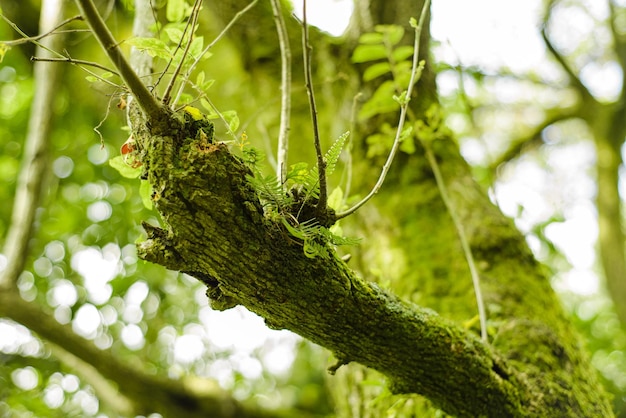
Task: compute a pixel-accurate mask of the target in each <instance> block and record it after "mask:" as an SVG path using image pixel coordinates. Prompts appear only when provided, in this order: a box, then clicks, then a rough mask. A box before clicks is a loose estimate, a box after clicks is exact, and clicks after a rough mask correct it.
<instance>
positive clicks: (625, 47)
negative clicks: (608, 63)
mask: <svg viewBox="0 0 626 418" xmlns="http://www.w3.org/2000/svg"><path fill="white" fill-rule="evenodd" d="M608 3H609V11H610V15H609V27H610V28H611V34H612V35H613V43H614V44H615V47H614V48H613V49H614V50H615V54H616V55H617V59H618V61H619V64H620V67H622V93H621V94H620V102H622V103H626V38H624V35H623V32H622V31H621V29H620V28H621V25H619V26H620V28H618V23H617V19H619V18H620V16H621V15H619V14H618V10H619V6H618V5H616V4H615V0H610V1H609V2H608Z"/></svg>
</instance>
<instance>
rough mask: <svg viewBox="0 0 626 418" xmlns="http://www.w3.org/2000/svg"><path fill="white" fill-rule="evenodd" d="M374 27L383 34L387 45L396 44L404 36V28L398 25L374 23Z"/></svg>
mask: <svg viewBox="0 0 626 418" xmlns="http://www.w3.org/2000/svg"><path fill="white" fill-rule="evenodd" d="M374 29H375V30H376V32H379V33H382V34H383V35H384V39H385V42H386V43H387V45H396V44H397V43H398V42H400V41H401V40H402V37H403V36H404V28H403V27H402V26H400V25H376V27H375V28H374Z"/></svg>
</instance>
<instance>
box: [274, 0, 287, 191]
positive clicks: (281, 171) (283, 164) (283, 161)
mask: <svg viewBox="0 0 626 418" xmlns="http://www.w3.org/2000/svg"><path fill="white" fill-rule="evenodd" d="M271 3H272V10H273V12H274V22H276V31H277V32H278V43H279V45H280V58H281V74H280V76H281V77H280V78H281V95H280V97H281V103H280V129H279V132H278V150H277V152H276V161H277V164H276V178H278V180H279V181H280V183H281V184H283V183H284V182H285V179H286V176H287V174H286V169H287V155H288V152H289V129H290V127H289V118H290V115H291V48H290V47H289V35H288V34H287V26H286V25H285V19H283V13H282V8H281V6H280V0H271Z"/></svg>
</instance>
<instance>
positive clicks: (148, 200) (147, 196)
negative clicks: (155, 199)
mask: <svg viewBox="0 0 626 418" xmlns="http://www.w3.org/2000/svg"><path fill="white" fill-rule="evenodd" d="M139 196H141V202H142V203H143V205H144V206H145V207H146V209H150V210H152V185H151V184H150V182H148V181H147V180H142V181H141V184H140V185H139Z"/></svg>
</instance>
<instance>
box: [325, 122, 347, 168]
mask: <svg viewBox="0 0 626 418" xmlns="http://www.w3.org/2000/svg"><path fill="white" fill-rule="evenodd" d="M349 136H350V131H346V132H344V133H343V134H341V136H340V137H339V138H337V140H336V141H335V142H334V143H333V145H332V146H331V147H330V148H329V149H328V151H326V155H325V156H324V159H325V160H326V174H327V175H330V174H332V173H333V172H334V171H335V166H336V165H337V161H338V160H339V155H341V151H342V150H343V147H344V146H345V144H346V140H347V139H348V137H349Z"/></svg>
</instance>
